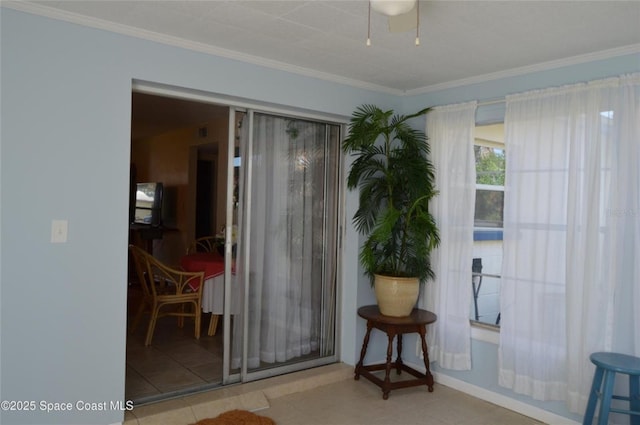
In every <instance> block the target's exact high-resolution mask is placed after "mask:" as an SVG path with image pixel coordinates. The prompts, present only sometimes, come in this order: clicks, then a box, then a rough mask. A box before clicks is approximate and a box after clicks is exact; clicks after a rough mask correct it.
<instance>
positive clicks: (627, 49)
mask: <svg viewBox="0 0 640 425" xmlns="http://www.w3.org/2000/svg"><path fill="white" fill-rule="evenodd" d="M0 1H1V3H0V4H1V6H2V7H7V8H10V9H14V10H17V11H20V12H25V13H30V14H34V15H39V16H43V17H46V18H51V19H56V20H60V21H65V22H69V23H73V24H77V25H82V26H86V27H90V28H95V29H101V30H105V31H110V32H113V33H118V34H122V35H127V36H130V37H135V38H139V39H143V40H148V41H153V42H157V43H161V44H165V45H169V46H173V47H180V48H183V49H187V50H192V51H196V52H199V53H206V54H210V55H214V56H220V57H224V58H227V59H232V60H237V61H240V62H245V63H249V64H252V65H257V66H262V67H266V68H271V69H275V70H279V71H284V72H290V73H293V74H297V75H302V76H306V77H311V78H316V79H320V80H324V81H329V82H333V83H338V84H343V85H347V86H350V87H355V88H360V89H364V90H371V91H376V92H381V93H387V94H391V95H395V96H401V97H402V96H415V95H419V94H426V93H432V92H436V91H440V90H446V89H451V88H456V87H461V86H468V85H471V84H478V83H485V82H488V81H494V80H499V79H501V78H509V77H516V76H520V75H524V74H530V73H534V72H541V71H548V70H551V69H555V68H562V67H566V66H571V65H579V64H582V63H586V62H592V61H597V60H603V59H610V58H613V57H616V56H623V55H628V54H634V53H640V44H632V45H629V46H623V47H617V48H613V49H608V50H602V51H599V52H593V53H587V54H584V55H578V56H572V57H568V58H563V59H558V60H553V61H548V62H542V63H538V64H534V65H528V66H523V67H518V68H512V69H508V70H504V71H498V72H493V73H488V74H483V75H478V76H474V77H470V78H463V79H459V80H453V81H448V82H445V83H441V84H434V85H430V86H425V87H420V88H416V89H409V90H401V89H394V88H391V87H386V86H381V85H378V84H373V83H368V82H365V81H361V80H356V79H352V78H347V77H342V76H339V75H335V74H330V73H327V72H322V71H317V70H314V69H310V68H305V67H300V66H296V65H291V64H288V63H284V62H280V61H276V60H272V59H267V58H262V57H259V56H254V55H249V54H245V53H240V52H237V51H234V50H229V49H224V48H221V47H216V46H213V45H210V44H205V43H200V42H196V41H191V40H186V39H183V38H180V37H174V36H169V35H166V34H161V33H157V32H154V31H148V30H143V29H140V28H135V27H131V26H128V25H122V24H117V23H114V22H109V21H105V20H102V19H98V18H93V17H89V16H84V15H79V14H77V13H73V12H67V11H64V10H61V9H56V8H53V7H49V6H46V5H43V4H36V3H29V2H26V1H22V0H0Z"/></svg>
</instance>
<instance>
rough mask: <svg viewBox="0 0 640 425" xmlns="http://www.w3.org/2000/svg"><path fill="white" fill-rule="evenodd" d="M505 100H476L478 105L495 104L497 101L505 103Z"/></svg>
mask: <svg viewBox="0 0 640 425" xmlns="http://www.w3.org/2000/svg"><path fill="white" fill-rule="evenodd" d="M505 102H506V100H505V98H500V99H490V100H485V101H483V102H478V106H487V105H497V104H499V103H505Z"/></svg>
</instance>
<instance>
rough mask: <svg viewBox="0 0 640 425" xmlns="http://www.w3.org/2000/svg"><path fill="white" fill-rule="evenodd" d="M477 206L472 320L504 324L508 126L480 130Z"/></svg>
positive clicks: (477, 141)
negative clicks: (502, 280) (502, 283)
mask: <svg viewBox="0 0 640 425" xmlns="http://www.w3.org/2000/svg"><path fill="white" fill-rule="evenodd" d="M474 152H475V158H476V206H475V214H474V218H475V220H474V232H473V240H474V243H473V259H472V261H470V264H472V273H473V279H472V285H471V287H472V291H473V306H472V307H471V310H472V311H471V315H470V318H471V320H473V321H476V322H481V323H486V324H490V325H499V324H500V272H501V269H502V219H503V210H504V178H505V164H506V154H505V149H504V125H503V124H502V123H500V124H491V125H483V126H477V127H476V135H475V146H474Z"/></svg>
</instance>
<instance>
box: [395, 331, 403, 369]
mask: <svg viewBox="0 0 640 425" xmlns="http://www.w3.org/2000/svg"><path fill="white" fill-rule="evenodd" d="M396 373H397V374H398V375H400V373H402V334H398V357H397V359H396Z"/></svg>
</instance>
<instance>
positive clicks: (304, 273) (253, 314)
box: [227, 111, 340, 381]
mask: <svg viewBox="0 0 640 425" xmlns="http://www.w3.org/2000/svg"><path fill="white" fill-rule="evenodd" d="M241 127H242V131H241V132H240V134H241V135H240V138H239V145H240V157H241V159H240V164H241V165H240V173H239V182H238V186H239V193H238V200H239V203H238V209H237V211H238V219H237V220H238V234H237V245H236V247H235V248H234V249H235V251H236V254H235V258H234V261H233V264H231V268H232V271H231V272H232V275H233V277H232V278H231V279H227V281H228V282H229V285H228V286H229V293H230V294H231V295H233V296H234V297H240V298H242V300H243V303H242V304H243V305H242V307H243V308H242V311H241V312H240V314H236V315H234V316H233V318H232V319H231V320H230V323H231V329H230V332H231V335H232V338H231V339H232V341H231V353H230V373H231V374H233V373H236V372H238V371H239V372H240V374H241V380H243V381H248V380H252V379H258V378H261V377H264V376H269V375H274V374H278V373H284V372H288V371H292V370H296V369H301V368H305V367H310V366H313V365H318V364H322V363H329V362H332V361H335V350H336V347H335V312H336V309H335V306H336V274H337V248H338V216H339V214H338V212H339V205H338V199H339V196H338V188H339V169H340V167H339V160H340V154H339V153H340V126H339V125H338V124H331V123H326V122H318V121H312V120H307V119H297V118H291V117H284V116H276V115H272V114H268V113H259V112H253V111H248V112H247V113H246V115H245V117H244V119H243V121H242V124H241ZM232 285H233V286H234V287H233V288H231V286H232ZM234 290H235V293H234ZM238 294H239V295H238ZM230 302H231V303H233V300H230Z"/></svg>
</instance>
